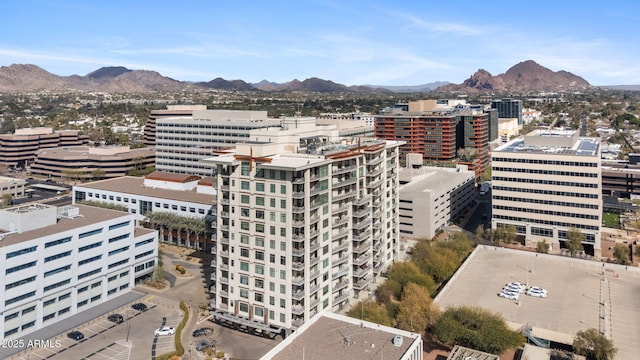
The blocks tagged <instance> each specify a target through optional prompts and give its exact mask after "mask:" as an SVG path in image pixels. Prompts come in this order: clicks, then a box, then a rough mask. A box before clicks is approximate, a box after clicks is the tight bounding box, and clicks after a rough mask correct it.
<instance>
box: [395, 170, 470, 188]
mask: <svg viewBox="0 0 640 360" xmlns="http://www.w3.org/2000/svg"><path fill="white" fill-rule="evenodd" d="M409 174H410V175H411V181H410V182H409V183H406V184H403V185H400V189H399V190H400V191H409V192H418V191H421V192H426V191H433V192H434V193H436V194H441V193H443V192H446V191H447V190H450V189H451V188H452V186H456V185H458V184H461V183H464V182H466V181H469V180H474V179H475V174H474V172H472V171H457V170H456V169H454V168H429V167H422V168H421V169H407V168H403V169H401V170H400V179H401V180H404V179H405V176H408V175H409Z"/></svg>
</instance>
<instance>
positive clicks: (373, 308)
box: [347, 300, 393, 326]
mask: <svg viewBox="0 0 640 360" xmlns="http://www.w3.org/2000/svg"><path fill="white" fill-rule="evenodd" d="M347 315H348V316H350V317H352V318H355V319H362V320H366V321H371V322H374V323H376V324H380V325H385V326H393V319H392V318H391V316H389V313H388V312H387V309H386V308H385V306H384V305H382V304H378V303H377V302H375V301H374V300H363V301H360V302H358V303H357V304H355V305H353V306H352V307H351V309H350V310H349V312H348V313H347Z"/></svg>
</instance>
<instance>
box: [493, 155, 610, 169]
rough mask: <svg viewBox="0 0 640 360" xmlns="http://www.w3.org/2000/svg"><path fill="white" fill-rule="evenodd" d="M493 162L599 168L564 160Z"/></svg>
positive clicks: (505, 159)
mask: <svg viewBox="0 0 640 360" xmlns="http://www.w3.org/2000/svg"><path fill="white" fill-rule="evenodd" d="M491 161H492V162H498V161H504V162H509V163H522V164H542V165H554V166H580V167H598V163H597V162H583V161H562V160H545V159H522V158H502V157H494V158H492V160H491Z"/></svg>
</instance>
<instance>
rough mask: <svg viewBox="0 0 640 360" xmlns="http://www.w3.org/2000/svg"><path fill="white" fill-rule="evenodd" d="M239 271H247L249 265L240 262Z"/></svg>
mask: <svg viewBox="0 0 640 360" xmlns="http://www.w3.org/2000/svg"><path fill="white" fill-rule="evenodd" d="M240 270H242V271H249V263H248V262H244V261H241V262H240Z"/></svg>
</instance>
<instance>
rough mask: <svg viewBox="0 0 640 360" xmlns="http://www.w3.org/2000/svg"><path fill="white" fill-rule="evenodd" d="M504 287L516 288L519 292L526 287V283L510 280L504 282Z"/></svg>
mask: <svg viewBox="0 0 640 360" xmlns="http://www.w3.org/2000/svg"><path fill="white" fill-rule="evenodd" d="M504 287H505V288H510V289H516V290H517V291H519V292H523V291H525V290H526V289H527V285H525V284H523V283H519V282H515V281H514V282H510V283H508V284H505V286H504Z"/></svg>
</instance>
